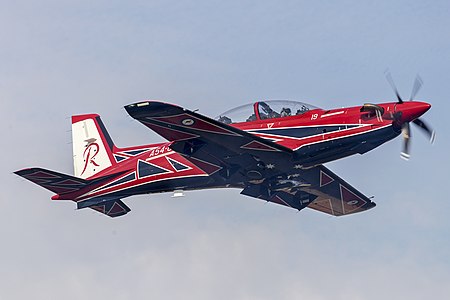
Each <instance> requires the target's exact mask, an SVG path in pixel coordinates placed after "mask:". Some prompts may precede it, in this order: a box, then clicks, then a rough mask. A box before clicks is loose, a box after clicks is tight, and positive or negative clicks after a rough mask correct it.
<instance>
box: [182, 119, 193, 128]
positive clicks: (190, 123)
mask: <svg viewBox="0 0 450 300" xmlns="http://www.w3.org/2000/svg"><path fill="white" fill-rule="evenodd" d="M181 123H183V125H186V126H191V125H193V124H194V120H192V119H184V120H183V121H181Z"/></svg>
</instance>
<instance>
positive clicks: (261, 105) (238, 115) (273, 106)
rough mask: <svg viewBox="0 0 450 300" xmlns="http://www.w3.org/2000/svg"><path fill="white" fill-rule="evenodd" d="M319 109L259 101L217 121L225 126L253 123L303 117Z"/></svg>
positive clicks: (278, 101)
mask: <svg viewBox="0 0 450 300" xmlns="http://www.w3.org/2000/svg"><path fill="white" fill-rule="evenodd" d="M317 108H318V107H315V106H313V105H310V104H307V103H303V102H297V101H290V100H270V101H258V102H255V103H251V104H246V105H242V106H239V107H236V108H233V109H231V110H229V111H226V112H224V113H223V114H220V115H219V116H218V117H216V118H215V120H217V121H219V122H222V123H225V124H231V123H242V122H253V121H257V120H265V119H274V118H284V117H289V116H295V115H301V114H304V113H305V112H307V111H309V110H313V109H317Z"/></svg>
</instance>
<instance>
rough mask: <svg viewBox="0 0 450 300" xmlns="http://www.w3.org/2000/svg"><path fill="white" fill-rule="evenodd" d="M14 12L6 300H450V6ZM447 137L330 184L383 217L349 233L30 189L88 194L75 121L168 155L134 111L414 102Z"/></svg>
mask: <svg viewBox="0 0 450 300" xmlns="http://www.w3.org/2000/svg"><path fill="white" fill-rule="evenodd" d="M93 2H94V1H55V0H53V1H52V0H43V1H4V0H0V43H1V44H0V107H1V110H0V112H1V117H0V126H1V128H2V130H3V133H2V135H1V137H2V139H1V140H2V148H3V154H2V155H1V156H0V162H1V165H2V169H1V170H2V172H0V179H1V182H2V189H0V204H1V209H2V211H3V213H2V214H1V215H2V216H1V217H0V237H1V244H0V245H1V246H0V266H1V267H0V270H1V271H0V299H29V298H33V299H83V298H84V299H330V298H333V299H337V300H339V299H377V300H378V299H412V300H413V299H425V298H429V299H431V298H437V299H444V298H446V297H448V295H449V294H450V285H449V284H448V282H449V281H450V256H449V253H450V241H449V232H450V221H449V220H450V219H449V217H448V212H449V211H450V204H449V200H450V199H449V196H448V194H449V193H448V190H447V186H448V182H449V177H450V176H449V175H448V174H449V171H448V168H449V166H450V159H449V155H448V153H449V152H448V149H449V146H450V145H449V138H448V132H447V130H448V129H449V126H448V124H447V123H446V121H447V120H446V119H447V114H446V112H447V111H448V110H449V109H450V105H449V101H450V99H449V93H450V91H449V88H448V87H449V82H450V75H449V70H450V59H449V53H450V36H449V34H450V31H449V29H450V18H449V16H450V4H449V2H448V1H423V0H422V1H406V0H405V1H173V2H172V1H115V0H108V1H95V3H93ZM386 68H390V70H391V72H392V75H393V77H394V79H395V81H396V83H397V85H398V88H399V90H400V93H401V94H402V95H403V97H404V98H408V97H409V95H410V92H411V88H412V83H413V80H414V77H415V76H416V74H417V73H420V75H421V77H422V78H423V80H424V82H425V84H424V87H423V89H422V90H421V91H420V93H419V94H418V97H417V98H418V99H420V100H424V101H428V102H430V103H431V104H432V105H433V107H432V109H431V110H430V111H429V112H428V113H427V114H426V115H425V116H424V119H425V120H427V121H429V123H430V124H432V125H433V127H434V128H435V129H436V130H437V133H438V135H437V139H436V142H435V144H434V145H430V144H429V143H428V141H427V139H426V137H425V136H424V135H423V134H422V133H421V132H419V131H418V130H417V129H416V128H415V127H413V128H412V130H413V132H412V134H413V141H412V159H411V160H410V161H409V162H405V161H403V160H401V159H400V156H399V153H400V150H401V141H400V139H396V140H394V141H392V142H389V143H387V144H385V145H383V146H381V147H379V148H378V149H376V150H374V151H372V152H370V153H367V154H365V155H363V156H354V157H350V158H346V159H343V160H340V161H337V162H334V163H331V164H328V165H327V166H328V167H329V168H330V169H332V170H333V171H335V172H336V173H337V174H339V175H340V176H342V177H343V178H344V179H346V180H347V181H348V182H350V183H351V184H352V185H353V186H355V187H357V188H358V189H359V190H360V191H361V192H363V193H365V194H366V195H368V196H371V195H374V196H375V199H374V201H375V202H377V204H378V205H377V207H376V208H375V209H372V210H370V211H367V212H364V213H360V214H357V215H351V216H347V217H342V218H335V217H331V216H328V215H325V214H321V213H318V212H316V211H312V210H307V209H305V210H303V211H301V212H296V211H295V210H290V209H287V208H285V207H280V206H277V205H275V204H266V203H264V202H262V201H258V200H254V199H251V198H248V197H244V196H241V195H239V191H237V190H220V191H217V190H216V191H199V192H189V193H187V196H186V197H184V198H177V199H172V198H171V197H170V196H171V195H170V194H159V195H147V196H136V197H131V198H127V199H126V200H125V202H126V203H127V205H128V206H129V207H130V208H131V210H132V211H131V213H129V214H128V215H126V216H124V217H120V218H117V219H110V218H108V217H106V216H103V215H101V214H98V213H96V212H94V211H92V210H88V209H85V210H80V211H76V210H75V204H74V203H73V202H65V201H59V202H58V201H51V200H50V197H51V196H52V194H51V193H50V192H49V191H47V190H45V189H43V188H40V187H38V186H36V185H34V184H32V183H30V182H28V181H25V180H22V179H20V178H19V177H17V176H15V175H14V174H12V172H13V171H15V170H18V169H21V168H25V167H31V166H40V167H46V168H49V169H53V170H57V171H60V172H64V173H69V174H72V172H73V170H72V153H71V152H72V145H71V133H70V127H71V125H70V119H69V118H70V116H71V115H73V114H80V113H99V114H101V116H102V119H103V121H104V123H105V125H106V127H107V128H108V130H109V132H110V134H111V135H112V137H113V139H114V141H115V142H116V144H117V145H118V146H131V145H138V144H147V143H152V142H159V141H161V140H162V138H161V137H159V136H157V135H155V134H154V133H153V132H151V131H149V130H148V129H146V128H145V127H144V126H142V125H141V124H139V123H138V122H136V121H134V120H133V119H131V118H130V117H129V116H128V115H127V114H126V112H125V110H124V109H123V106H124V105H126V104H129V103H132V102H136V101H139V100H142V99H160V100H165V101H168V102H172V103H176V104H178V105H181V106H184V107H187V108H190V109H199V110H200V112H201V113H203V114H205V115H208V116H212V117H214V116H216V115H218V114H219V113H221V112H223V111H225V110H228V109H230V108H232V107H235V106H239V105H242V104H245V103H249V102H252V101H254V100H255V99H261V98H264V99H292V100H295V99H297V100H302V101H305V102H309V103H311V104H313V105H316V106H319V107H323V108H335V107H342V106H354V105H361V104H363V103H365V102H387V101H395V95H394V93H393V92H392V90H391V88H390V87H389V85H388V83H387V82H386V79H385V77H384V71H385V70H386Z"/></svg>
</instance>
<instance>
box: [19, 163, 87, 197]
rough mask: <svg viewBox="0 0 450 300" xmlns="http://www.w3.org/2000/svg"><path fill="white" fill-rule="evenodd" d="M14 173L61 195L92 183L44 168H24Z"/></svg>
mask: <svg viewBox="0 0 450 300" xmlns="http://www.w3.org/2000/svg"><path fill="white" fill-rule="evenodd" d="M14 173H16V174H17V175H19V176H21V177H23V178H25V179H28V180H29V181H31V182H34V183H36V184H38V185H40V186H42V187H43V188H46V189H47V190H50V191H52V192H54V193H56V194H59V195H62V194H67V193H72V192H75V191H77V190H79V189H81V188H83V187H85V186H87V185H88V184H89V183H90V181H88V180H84V179H81V178H77V177H74V176H70V175H66V174H62V173H58V172H55V171H50V170H46V169H42V168H29V169H23V170H20V171H16V172H14Z"/></svg>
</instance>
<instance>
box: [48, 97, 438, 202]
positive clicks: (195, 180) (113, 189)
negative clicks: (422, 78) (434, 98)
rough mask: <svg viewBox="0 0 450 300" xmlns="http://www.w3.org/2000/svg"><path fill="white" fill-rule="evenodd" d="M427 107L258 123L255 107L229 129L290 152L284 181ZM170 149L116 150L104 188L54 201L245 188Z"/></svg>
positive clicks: (380, 139) (368, 142)
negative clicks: (250, 116)
mask: <svg viewBox="0 0 450 300" xmlns="http://www.w3.org/2000/svg"><path fill="white" fill-rule="evenodd" d="M429 107H430V106H429V105H428V104H426V103H423V102H417V101H411V102H409V103H403V104H399V103H382V104H377V105H373V104H367V105H364V106H362V107H361V106H355V107H348V108H339V109H332V110H323V109H319V108H314V109H309V110H307V111H303V112H302V113H301V114H296V115H284V116H280V115H279V114H277V115H276V116H275V117H272V118H270V117H267V116H266V118H263V117H262V116H260V115H259V114H258V108H257V105H255V116H253V119H252V120H251V121H248V122H236V123H230V124H229V125H231V126H234V127H236V128H238V129H241V130H245V131H247V132H250V133H252V134H254V135H257V136H259V137H262V138H264V139H268V140H270V141H273V142H275V143H278V144H280V145H282V146H285V147H287V148H290V149H292V150H294V151H295V154H296V156H295V159H294V160H293V161H289V162H285V166H284V168H288V169H292V170H293V171H292V174H288V177H289V176H295V172H296V171H295V170H299V169H307V168H309V167H312V166H315V165H318V164H323V163H326V162H330V161H334V160H336V159H340V158H343V157H347V156H350V155H354V154H356V153H360V154H362V153H365V152H367V151H370V150H372V149H374V148H376V147H378V146H380V145H381V144H383V143H385V142H387V141H389V140H391V139H393V138H395V137H396V136H398V135H399V134H400V132H401V125H402V122H407V121H411V120H413V119H414V118H417V117H418V116H420V115H421V114H423V113H424V112H425V111H426V110H428V109H429ZM171 144H172V142H167V143H159V144H150V145H143V146H137V147H129V148H115V149H114V158H115V160H116V161H117V165H115V166H113V167H110V168H108V169H105V170H103V171H101V172H99V173H97V174H96V175H95V176H93V177H92V178H88V179H95V178H100V177H103V178H104V177H105V176H111V180H110V181H109V182H108V183H107V184H104V183H102V184H99V185H98V187H94V188H92V186H90V188H89V189H86V190H83V189H81V190H80V191H77V192H75V193H70V194H65V195H64V196H62V197H61V196H58V197H56V198H55V199H70V200H75V201H83V200H87V199H95V198H98V197H105V196H111V197H118V196H120V197H126V196H130V195H135V194H147V193H159V192H170V191H174V190H196V189H205V188H221V187H243V186H244V182H243V179H242V178H233V177H230V178H229V179H224V178H223V177H221V176H214V173H215V172H216V171H219V170H215V168H216V167H217V166H214V165H211V164H208V163H206V162H204V164H203V165H201V162H200V164H199V162H197V163H196V164H193V163H192V162H191V161H189V160H187V159H186V158H185V157H184V156H182V155H180V154H178V153H177V152H175V151H173V150H172V149H171ZM199 166H201V168H200V167H199ZM267 167H268V168H270V166H267Z"/></svg>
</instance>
